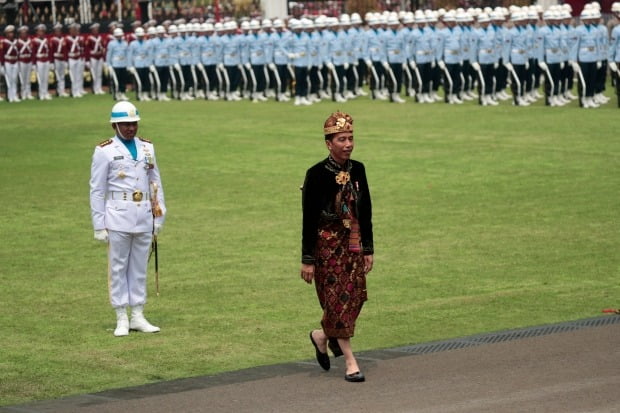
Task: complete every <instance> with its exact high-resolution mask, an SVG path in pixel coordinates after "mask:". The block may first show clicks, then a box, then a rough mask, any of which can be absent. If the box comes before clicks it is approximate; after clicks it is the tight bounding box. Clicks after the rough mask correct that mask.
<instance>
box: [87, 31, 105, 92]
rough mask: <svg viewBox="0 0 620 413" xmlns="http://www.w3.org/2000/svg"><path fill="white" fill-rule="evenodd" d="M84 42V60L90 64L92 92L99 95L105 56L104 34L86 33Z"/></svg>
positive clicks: (101, 90)
mask: <svg viewBox="0 0 620 413" xmlns="http://www.w3.org/2000/svg"><path fill="white" fill-rule="evenodd" d="M85 43H86V44H85V51H86V61H87V62H89V64H90V73H91V75H92V77H93V93H94V94H95V95H101V94H103V93H104V91H103V89H102V88H101V78H102V72H103V60H104V58H105V45H104V36H103V35H101V34H93V33H90V34H88V35H86V41H85Z"/></svg>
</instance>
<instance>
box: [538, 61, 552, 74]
mask: <svg viewBox="0 0 620 413" xmlns="http://www.w3.org/2000/svg"><path fill="white" fill-rule="evenodd" d="M538 67H540V70H544V71H545V72H546V71H547V70H549V66H547V63H545V62H538Z"/></svg>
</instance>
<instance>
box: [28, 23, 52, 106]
mask: <svg viewBox="0 0 620 413" xmlns="http://www.w3.org/2000/svg"><path fill="white" fill-rule="evenodd" d="M35 30H36V33H37V35H36V37H34V38H33V39H32V48H33V50H34V62H35V65H36V73H37V84H38V85H39V100H52V96H51V95H50V94H49V76H50V65H51V64H52V61H53V59H54V56H53V53H52V48H51V47H50V44H49V40H48V38H47V36H46V34H45V32H46V31H47V27H45V25H44V24H39V25H38V26H37V27H36V28H35Z"/></svg>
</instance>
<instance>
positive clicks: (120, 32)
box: [112, 27, 123, 37]
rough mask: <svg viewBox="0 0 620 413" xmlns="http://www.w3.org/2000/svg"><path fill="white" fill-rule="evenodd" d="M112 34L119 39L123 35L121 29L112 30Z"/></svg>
mask: <svg viewBox="0 0 620 413" xmlns="http://www.w3.org/2000/svg"><path fill="white" fill-rule="evenodd" d="M112 34H113V35H114V37H121V36H122V35H123V29H121V28H120V27H117V28H116V29H114V31H113V32H112Z"/></svg>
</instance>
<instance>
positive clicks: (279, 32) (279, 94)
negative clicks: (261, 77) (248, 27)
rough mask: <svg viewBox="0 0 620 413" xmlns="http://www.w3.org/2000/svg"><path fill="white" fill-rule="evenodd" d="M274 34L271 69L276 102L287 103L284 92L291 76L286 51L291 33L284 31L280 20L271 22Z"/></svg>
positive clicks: (287, 99) (287, 98) (272, 35)
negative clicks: (274, 83)
mask: <svg viewBox="0 0 620 413" xmlns="http://www.w3.org/2000/svg"><path fill="white" fill-rule="evenodd" d="M273 28H274V29H275V30H274V32H273V33H272V34H271V37H272V39H273V45H274V46H273V64H274V65H275V69H274V68H273V67H272V68H271V69H272V71H273V72H274V76H275V75H276V74H277V76H275V78H276V100H277V101H279V102H287V101H289V97H288V96H286V90H287V88H288V85H289V82H290V79H291V74H290V72H289V68H288V63H289V59H288V51H287V49H286V47H287V45H288V42H289V40H290V37H291V32H288V31H285V30H284V22H283V21H282V20H280V19H275V20H274V21H273Z"/></svg>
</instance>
